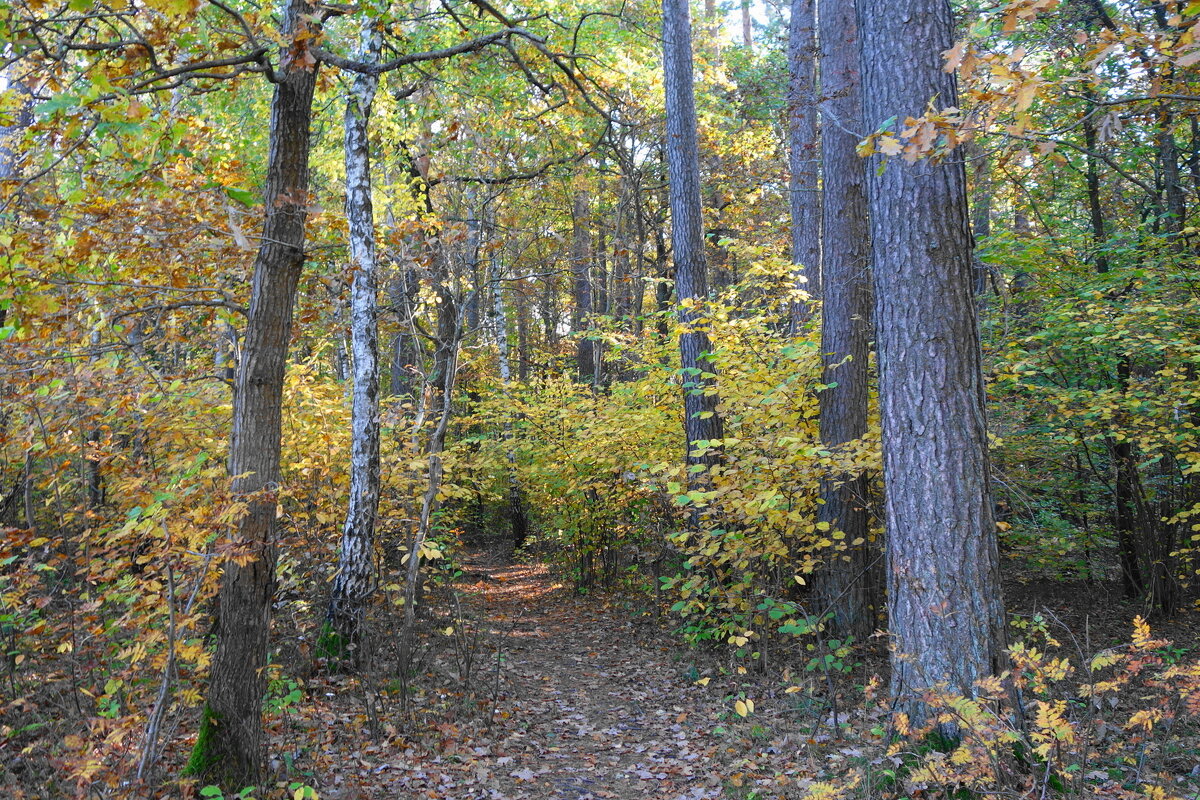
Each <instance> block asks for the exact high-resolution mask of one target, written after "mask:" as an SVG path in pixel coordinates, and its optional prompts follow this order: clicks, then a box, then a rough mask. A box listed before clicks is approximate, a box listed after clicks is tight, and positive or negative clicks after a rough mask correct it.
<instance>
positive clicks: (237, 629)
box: [187, 0, 317, 790]
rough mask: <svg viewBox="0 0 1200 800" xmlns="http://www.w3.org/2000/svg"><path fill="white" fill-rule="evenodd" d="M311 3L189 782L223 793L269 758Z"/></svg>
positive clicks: (276, 163)
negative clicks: (266, 723)
mask: <svg viewBox="0 0 1200 800" xmlns="http://www.w3.org/2000/svg"><path fill="white" fill-rule="evenodd" d="M309 11H310V6H309V5H308V3H307V2H305V0H289V2H288V4H287V8H286V11H285V15H284V19H283V24H282V30H283V35H284V41H285V42H288V43H292V42H295V44H294V45H292V46H291V47H286V46H285V47H284V48H283V49H282V52H281V56H280V58H281V64H280V68H279V71H278V81H277V83H276V84H275V94H274V98H273V100H272V103H271V121H270V133H269V141H270V150H269V154H268V157H267V179H266V189H265V193H264V204H263V206H264V208H265V220H264V223H263V233H262V244H261V245H260V247H259V250H258V255H257V257H256V258H255V262H254V278H253V286H252V289H251V298H250V310H249V314H248V321H247V326H246V339H245V347H244V350H243V353H242V359H241V362H240V363H239V364H238V375H237V391H236V393H235V395H234V410H233V435H232V441H231V443H230V451H229V471H230V474H231V475H233V492H234V494H235V495H236V496H238V497H239V498H241V500H242V501H243V502H244V503H245V504H246V510H245V512H244V513H243V515H242V516H241V518H240V519H239V520H238V522H237V529H236V531H235V532H234V534H233V541H232V542H231V545H232V548H231V549H230V550H229V551H228V553H229V558H227V559H226V560H225V562H224V573H223V575H222V577H221V590H220V607H221V619H220V627H219V633H218V642H217V651H216V654H215V655H214V656H213V661H212V670H211V675H210V678H209V681H210V683H209V689H208V697H207V703H206V705H205V708H204V715H203V718H202V720H201V726H200V732H199V735H198V737H197V739H196V746H195V749H194V750H193V752H192V757H191V760H190V761H189V762H188V766H187V773H188V774H190V775H195V776H198V777H200V778H201V779H202V780H205V781H210V782H214V783H217V784H219V785H221V786H222V787H224V788H226V789H231V790H232V789H240V788H241V787H243V786H249V785H254V784H258V783H260V779H261V778H262V775H263V762H264V757H265V754H266V737H265V735H264V732H263V725H262V699H263V693H264V688H265V675H264V670H265V667H266V662H267V642H268V638H269V635H270V627H271V598H272V595H273V593H274V587H275V557H276V538H277V532H276V527H277V523H276V515H277V507H278V502H279V501H278V497H277V492H278V488H279V480H280V471H279V452H280V436H281V418H282V404H283V378H284V371H285V368H286V363H287V351H288V341H289V339H290V337H291V333H292V307H293V303H294V300H295V295H296V284H297V282H298V281H299V278H300V273H301V270H302V268H303V266H304V227H305V220H306V216H307V208H308V156H309V125H310V122H311V118H312V99H313V89H314V87H315V86H316V82H317V69H316V66H315V65H313V66H310V67H307V68H306V66H305V64H304V60H303V59H302V58H298V57H297V56H296V49H297V48H298V49H300V50H301V51H303V49H304V48H305V46H306V45H305V44H304V43H305V42H307V41H311V39H309V38H304V39H301V38H298V37H299V35H300V34H301V33H306V32H307V30H306V29H308V26H309V25H311V24H312V23H311V22H310V21H309V19H308V17H307V15H308V14H309Z"/></svg>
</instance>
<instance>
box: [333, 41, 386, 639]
mask: <svg viewBox="0 0 1200 800" xmlns="http://www.w3.org/2000/svg"><path fill="white" fill-rule="evenodd" d="M382 40H383V37H382V35H381V34H380V32H379V31H378V29H376V27H375V25H374V23H373V22H372V21H370V20H367V21H366V22H364V27H363V41H362V60H363V61H367V62H375V61H377V60H378V59H379V51H380V48H381V46H382ZM378 85H379V78H378V76H375V75H357V76H356V77H355V79H354V86H353V88H352V90H351V96H350V98H349V100H348V101H347V103H346V122H345V128H346V133H345V157H346V219H347V221H348V222H349V226H350V258H351V263H352V264H353V269H354V277H353V283H352V284H351V288H350V340H351V347H352V350H353V354H354V359H353V370H354V380H353V400H352V410H351V427H352V430H353V438H352V443H351V448H350V501H349V507H348V508H347V511H346V523H345V525H344V527H343V528H342V542H341V548H340V551H339V554H338V571H337V576H336V577H335V578H334V582H333V591H332V594H331V597H330V601H329V624H330V626H331V628H332V631H333V632H334V633H336V634H337V635H338V636H339V637H341V643H342V644H343V645H346V646H349V647H351V648H353V647H356V646H358V645H359V644H360V642H359V639H360V637H361V632H362V631H361V628H362V620H363V614H364V610H365V603H366V600H367V598H368V597H369V596H370V594H371V590H372V588H373V583H374V580H373V579H374V558H373V555H374V541H375V515H376V512H377V510H378V508H379V343H378V326H377V317H378V303H377V299H376V255H375V219H374V212H373V208H372V205H371V160H370V142H369V140H368V137H367V126H368V123H369V121H370V115H371V104H372V103H373V101H374V99H375V91H376V89H377V88H378ZM359 655H360V653H354V657H355V658H357V657H358V656H359Z"/></svg>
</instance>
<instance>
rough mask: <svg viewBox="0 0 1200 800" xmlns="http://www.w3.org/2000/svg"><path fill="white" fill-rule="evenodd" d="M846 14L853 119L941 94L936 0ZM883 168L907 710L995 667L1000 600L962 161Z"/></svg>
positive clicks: (900, 690)
mask: <svg viewBox="0 0 1200 800" xmlns="http://www.w3.org/2000/svg"><path fill="white" fill-rule="evenodd" d="M858 18H859V27H860V31H861V35H862V63H863V68H864V79H865V80H864V87H863V88H864V95H863V96H864V106H865V115H866V116H865V122H866V127H867V128H868V129H872V130H873V129H875V128H876V127H877V126H878V125H880V124H881V123H882V121H883V120H886V119H888V118H890V117H895V116H898V119H899V120H904V119H905V118H906V117H907V116H910V115H911V116H918V115H920V114H921V113H923V111H924V109H925V108H926V107H927V105H928V103H929V102H930V100H931V99H933V98H936V101H935V102H937V103H938V104H939V105H942V106H953V105H956V103H957V92H956V87H955V84H954V79H953V77H952V76H950V75H948V74H947V73H946V72H945V71H944V70H943V68H942V67H943V62H942V56H941V53H942V52H944V51H945V50H947V49H949V48H950V46H951V45H952V44H953V38H952V19H951V12H950V6H949V4H948V3H947V2H946V0H881V2H877V3H873V4H864V5H862V6H860V8H859V15H858ZM877 158H878V157H877ZM871 166H872V167H875V166H878V164H872V165H871ZM883 166H884V169H883V170H882V171H881V172H879V171H877V170H875V169H874V168H872V169H870V170H869V171H868V174H869V176H870V179H869V180H870V184H869V191H870V204H871V205H870V212H871V232H872V238H873V262H874V269H875V323H876V330H877V349H878V354H879V355H878V357H879V372H880V377H879V395H880V412H881V418H882V427H883V458H884V483H885V514H886V518H887V555H888V558H887V573H888V574H887V582H888V604H889V609H888V611H889V630H890V632H891V634H892V636H893V637H894V643H893V652H892V683H891V691H892V697H893V700H894V702H895V703H896V705H897V709H898V710H900V711H906V712H908V713H909V714H910V715H912V716H913V718H914V719H915V720H918V721H919V720H922V719H923V718H924V717H925V715H926V713H927V711H928V709H927V708H926V707H925V705H924V703H923V702H922V700H921V698H920V693H921V692H922V691H923V690H925V689H927V688H929V687H931V686H934V685H935V684H938V683H942V682H945V683H946V684H948V685H949V687H950V688H951V689H952V690H957V691H962V692H966V693H971V692H972V691H973V684H974V682H975V681H977V680H979V679H981V678H984V677H987V676H989V675H993V674H997V673H998V672H999V671H1000V670H1001V669H1002V668H1003V665H1004V661H1005V658H1004V648H1005V629H1004V606H1003V603H1002V601H1001V592H1000V575H999V556H998V551H997V545H996V526H995V522H994V520H993V516H992V499H991V486H990V475H989V463H988V450H987V424H986V416H985V410H984V388H983V380H982V375H981V369H980V352H979V333H978V327H977V323H976V319H975V304H974V302H973V300H972V294H971V234H970V229H969V224H968V218H967V197H966V175H965V170H964V168H963V164H962V162H961V160H958V159H952V160H948V161H946V162H943V163H940V164H934V163H931V162H930V161H929V160H927V159H922V160H920V161H918V162H916V163H915V164H911V165H909V164H905V163H903V162H902V161H901V160H898V159H893V160H890V161H888V162H887V163H886V164H884V165H883Z"/></svg>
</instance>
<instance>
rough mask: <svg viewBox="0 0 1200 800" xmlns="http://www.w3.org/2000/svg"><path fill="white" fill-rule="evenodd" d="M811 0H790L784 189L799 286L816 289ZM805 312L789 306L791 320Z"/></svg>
mask: <svg viewBox="0 0 1200 800" xmlns="http://www.w3.org/2000/svg"><path fill="white" fill-rule="evenodd" d="M815 8H816V2H815V0H792V19H791V22H790V23H789V24H788V93H787V113H788V120H787V125H788V127H787V131H788V134H787V135H788V168H789V172H790V178H789V182H788V192H789V197H790V202H791V213H792V263H793V264H794V265H796V278H797V282H798V284H799V288H801V289H803V290H804V291H806V292H808V293H809V294H810V295H812V296H813V297H814V298H818V297H820V295H821V195H820V187H819V185H818V174H819V167H818V165H819V163H820V159H821V155H820V153H819V151H818V142H817V40H816V16H815ZM807 316H808V309H807V307H806V306H805V305H804V304H796V306H794V307H793V309H792V325H793V328H795V327H797V326H798V325H799V323H800V322H802V321H803V320H804V319H806V318H807Z"/></svg>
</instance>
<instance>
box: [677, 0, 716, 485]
mask: <svg viewBox="0 0 1200 800" xmlns="http://www.w3.org/2000/svg"><path fill="white" fill-rule="evenodd" d="M663 82H664V85H665V89H666V111H667V142H666V155H667V174H668V176H669V182H670V187H669V189H670V191H669V194H670V201H671V248H672V251H673V252H672V255H673V256H674V260H675V296H676V301H677V304H678V309H679V322H680V325H681V326H682V328H681V332H680V334H679V353H680V366H681V367H682V372H683V391H684V394H683V412H684V433H685V434H686V448H687V463H688V465H689V466H694V465H698V464H703V465H704V466H706V467H708V466H712V465H714V464H716V463H717V462H718V461H719V460H720V449H719V447H714V448H711V449H709V448H705V447H704V446H701V447H700V449H697V446H696V444H695V443H696V442H707V441H711V440H714V439H720V438H721V417H720V416H719V415H718V414H717V401H718V398H717V392H716V388H717V387H716V377H715V370H714V367H713V365H712V364H710V363H708V361H707V358H706V354H707V353H708V352H709V350H710V345H709V341H708V334H707V333H706V332H705V330H704V328H703V322H702V319H701V314H700V313H699V310H698V309H697V306H698V305H699V304H702V303H703V302H704V301H705V299H706V297H707V295H708V287H707V286H706V281H705V274H704V219H703V214H702V211H701V205H700V157H699V145H698V141H697V136H696V97H695V94H694V90H693V88H692V37H691V22H690V21H689V19H688V4H687V2H686V0H663ZM709 375H711V376H713V377H708V376H709ZM689 475H692V476H693V478H694V479H695V480H697V481H699V482H701V483H703V482H705V480H706V479H705V477H704V476H703V474H702V473H699V472H697V473H690V472H689Z"/></svg>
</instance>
